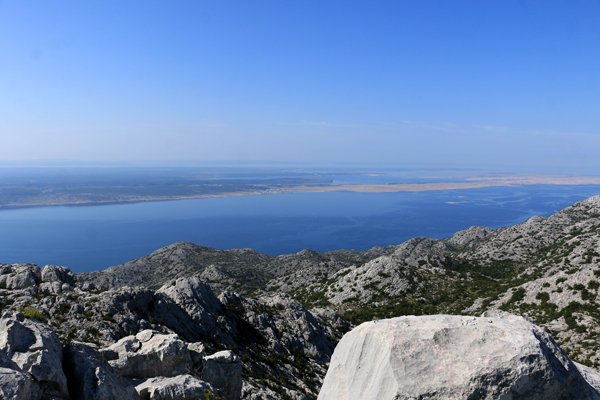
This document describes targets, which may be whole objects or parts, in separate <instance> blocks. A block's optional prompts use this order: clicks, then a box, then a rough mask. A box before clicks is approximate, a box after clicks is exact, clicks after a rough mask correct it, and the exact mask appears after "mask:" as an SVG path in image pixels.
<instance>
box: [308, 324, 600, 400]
mask: <svg viewBox="0 0 600 400" xmlns="http://www.w3.org/2000/svg"><path fill="white" fill-rule="evenodd" d="M318 398H319V400H334V399H335V400H344V399H348V400H349V399H361V400H386V399H389V400H392V399H394V400H402V399H406V400H408V399H434V398H436V399H442V398H443V399H532V400H535V399H539V400H559V399H597V398H600V396H599V395H598V392H597V391H596V390H595V389H594V388H593V387H592V386H590V385H589V384H588V382H586V380H585V379H584V378H583V377H582V375H581V373H580V371H579V370H578V369H577V367H576V365H575V364H574V363H573V362H572V361H571V360H570V359H569V358H568V357H567V356H566V354H565V353H564V352H563V351H562V350H561V349H560V348H559V347H558V345H557V344H556V343H555V342H554V340H552V338H551V337H550V336H549V335H548V334H547V333H545V332H544V331H543V330H542V329H541V328H539V327H537V326H535V325H533V324H531V323H530V322H528V321H527V320H525V319H524V318H522V317H517V316H513V315H510V314H504V315H497V316H495V317H466V316H450V315H433V316H421V317H415V316H407V317H399V318H393V319H388V320H379V321H372V322H366V323H364V324H362V325H360V326H358V327H357V328H355V329H353V330H352V331H350V332H349V333H347V334H346V335H344V337H343V338H342V340H341V341H340V342H339V344H338V346H337V347H336V349H335V351H334V354H333V357H332V359H331V363H330V366H329V370H328V371H327V375H326V376H325V380H324V382H323V387H322V389H321V392H320V393H319V397H318Z"/></svg>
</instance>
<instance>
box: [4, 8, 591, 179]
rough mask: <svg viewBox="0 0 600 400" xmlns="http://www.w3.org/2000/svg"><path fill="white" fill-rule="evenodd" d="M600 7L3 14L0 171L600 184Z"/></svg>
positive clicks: (42, 10) (35, 11)
mask: <svg viewBox="0 0 600 400" xmlns="http://www.w3.org/2000/svg"><path fill="white" fill-rule="evenodd" d="M599 21H600V1H598V0H587V1H586V0H568V1H567V0H565V1H551V0H543V1H541V0H537V1H525V0H522V1H512V0H495V1H491V0H490V1H485V0H477V1H463V0H452V1H450V0H438V1H428V0H414V1H401V0H396V1H323V0H320V1H311V0H295V1H292V0H278V1H251V0H244V1H224V0H219V1H120V0H119V1H116V0H114V1H99V0H96V1H94V0H90V1H61V0H55V1H28V0H14V1H12V0H0V160H4V161H11V160H37V159H44V160H82V161H125V160H128V161H140V160H157V161H167V162H169V161H176V160H198V161H211V160H232V161H235V160H249V161H252V160H254V161H294V162H299V161H307V162H348V163H357V162H369V163H371V162H385V163H395V164H398V165H408V164H414V163H420V164H426V165H427V164H432V165H433V164H434V163H435V164H436V165H448V166H462V165H467V166H475V167H477V166H487V165H500V166H513V165H515V166H521V165H525V166H533V167H540V168H546V167H548V168H554V169H561V168H563V167H566V166H570V167H573V166H575V167H577V168H579V169H580V170H585V171H588V172H589V173H600V160H599V159H600V22H599Z"/></svg>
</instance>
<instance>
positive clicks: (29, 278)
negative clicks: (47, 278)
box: [0, 264, 40, 290]
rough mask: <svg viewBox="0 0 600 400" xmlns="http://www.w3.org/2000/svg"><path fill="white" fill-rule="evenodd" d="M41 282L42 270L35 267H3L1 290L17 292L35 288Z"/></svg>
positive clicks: (0, 276) (0, 273) (0, 280)
mask: <svg viewBox="0 0 600 400" xmlns="http://www.w3.org/2000/svg"><path fill="white" fill-rule="evenodd" d="M39 281H40V269H39V268H38V267H36V266H35V265H31V264H23V265H17V264H14V265H1V266H0V288H5V289H10V290H17V289H27V288H31V287H34V286H36V285H37V284H38V282H39Z"/></svg>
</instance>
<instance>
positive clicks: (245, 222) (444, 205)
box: [0, 185, 600, 272]
mask: <svg viewBox="0 0 600 400" xmlns="http://www.w3.org/2000/svg"><path fill="white" fill-rule="evenodd" d="M599 193H600V186H597V185H595V186H594V185H592V186H589V185H582V186H558V185H531V186H515V187H487V188H479V189H462V190H443V191H423V192H399V193H356V192H345V191H340V192H325V193H282V194H269V195H245V196H230V197H222V198H206V199H197V200H177V201H164V202H145V203H134V204H114V205H94V206H69V207H38V208H22V209H5V210H0V263H34V264H38V265H40V266H41V265H45V264H53V265H63V266H67V267H69V268H71V269H72V270H74V271H76V272H84V271H92V270H99V269H103V268H106V267H109V266H113V265H117V264H120V263H123V262H126V261H128V260H132V259H135V258H137V257H141V256H144V255H147V254H149V253H151V252H152V251H154V250H156V249H158V248H160V247H162V246H166V245H168V244H171V243H174V242H179V241H190V242H194V243H197V244H200V245H203V246H208V247H215V248H219V249H230V248H253V249H256V250H258V251H261V252H264V253H267V254H271V255H279V254H286V253H293V252H297V251H300V250H302V249H313V250H317V251H328V250H336V249H359V250H364V249H368V248H370V247H373V246H388V245H395V244H399V243H401V242H403V241H405V240H407V239H410V238H412V237H417V236H424V237H432V238H444V237H448V236H450V235H452V234H453V233H454V232H456V231H459V230H461V229H466V228H468V227H470V226H473V225H481V226H487V227H491V228H497V227H500V226H506V225H512V224H516V223H519V222H522V221H525V220H526V219H528V218H530V217H531V216H534V215H542V216H547V215H550V214H552V213H554V212H556V211H558V210H560V209H562V208H564V207H567V206H569V205H571V204H573V203H575V202H578V201H580V200H583V199H585V198H587V197H590V196H592V195H596V194H599Z"/></svg>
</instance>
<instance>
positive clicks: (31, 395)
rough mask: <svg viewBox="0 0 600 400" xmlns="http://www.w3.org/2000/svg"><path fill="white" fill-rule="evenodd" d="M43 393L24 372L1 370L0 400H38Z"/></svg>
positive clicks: (8, 369)
mask: <svg viewBox="0 0 600 400" xmlns="http://www.w3.org/2000/svg"><path fill="white" fill-rule="evenodd" d="M39 398H41V392H40V390H39V388H38V387H37V385H36V384H35V382H34V381H33V379H31V377H30V376H29V375H27V374H24V373H23V372H20V371H16V370H14V369H10V368H0V399H6V400H37V399H39Z"/></svg>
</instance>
